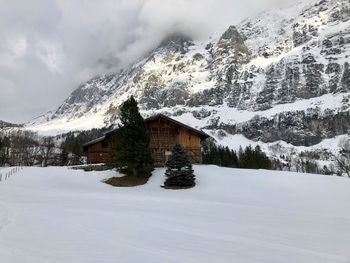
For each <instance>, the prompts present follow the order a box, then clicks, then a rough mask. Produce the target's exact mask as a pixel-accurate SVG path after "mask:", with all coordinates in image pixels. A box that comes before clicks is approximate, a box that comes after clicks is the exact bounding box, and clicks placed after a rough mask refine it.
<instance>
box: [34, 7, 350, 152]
mask: <svg viewBox="0 0 350 263" xmlns="http://www.w3.org/2000/svg"><path fill="white" fill-rule="evenodd" d="M349 63H350V2H349V1H348V0H321V1H313V2H311V3H308V4H307V5H305V4H299V5H297V6H292V7H289V8H286V9H280V10H275V11H269V12H266V13H263V14H261V15H260V16H258V17H255V18H252V19H247V20H246V21H243V22H242V23H241V24H239V25H237V26H230V27H229V28H228V29H227V30H226V31H225V32H224V33H223V34H221V35H220V36H219V37H214V38H212V39H210V40H208V41H207V42H198V41H194V40H192V39H191V38H189V37H187V36H181V35H174V36H171V37H169V38H167V39H165V40H164V41H163V42H162V43H161V44H160V45H159V46H158V47H157V48H156V49H155V50H154V52H152V53H151V54H150V55H149V56H147V57H146V58H145V59H143V60H142V61H139V62H138V63H136V64H134V65H133V66H132V67H130V68H129V69H127V70H125V71H123V72H120V73H118V74H114V75H109V76H101V77H98V78H95V79H93V80H91V81H89V82H87V83H85V84H82V85H81V86H80V87H79V88H78V89H77V90H75V91H74V92H73V93H72V94H71V96H70V97H69V98H68V99H67V100H66V101H65V102H64V103H63V105H62V106H61V107H60V108H59V109H57V110H56V111H55V112H53V113H48V114H46V115H45V116H42V117H40V118H38V119H36V120H33V121H32V122H31V123H30V124H28V126H29V127H31V128H33V129H36V130H38V131H50V130H56V131H66V130H70V129H76V130H79V129H90V128H93V127H103V126H107V125H110V124H113V123H116V122H117V120H118V107H119V105H120V104H121V103H122V102H123V101H124V100H125V99H126V98H127V97H129V96H130V95H134V96H135V97H136V98H137V99H138V100H139V102H140V108H141V110H142V112H143V114H144V115H145V116H148V115H151V114H155V113H158V112H162V113H165V114H168V115H170V116H172V117H175V118H177V119H179V120H180V121H183V122H185V123H187V124H189V125H192V126H195V127H197V128H203V129H206V131H207V132H208V133H212V134H213V136H216V137H217V138H218V136H217V134H218V131H224V133H222V132H221V133H220V134H226V135H229V134H231V135H235V134H243V135H244V136H245V137H246V138H248V139H250V140H252V141H261V142H265V143H270V142H276V141H281V140H282V141H285V142H287V143H291V144H293V145H296V146H300V145H304V146H310V145H315V144H317V143H319V142H321V141H322V140H323V139H326V138H333V137H335V136H338V135H344V134H346V133H347V132H348V130H349V128H350V124H349V123H350V118H349V108H350V102H349V100H350V66H349Z"/></svg>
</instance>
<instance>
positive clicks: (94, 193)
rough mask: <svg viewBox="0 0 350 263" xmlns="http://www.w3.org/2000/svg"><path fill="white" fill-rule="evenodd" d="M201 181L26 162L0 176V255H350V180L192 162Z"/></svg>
mask: <svg viewBox="0 0 350 263" xmlns="http://www.w3.org/2000/svg"><path fill="white" fill-rule="evenodd" d="M194 168H195V173H196V175H197V180H198V185H197V186H196V188H194V189H190V190H181V191H171V190H165V189H162V188H161V187H159V186H160V185H161V184H162V183H163V182H164V176H163V174H164V169H157V170H156V171H155V172H154V176H153V177H152V178H151V179H150V181H149V183H148V184H146V185H144V186H140V187H135V188H113V187H111V186H108V185H106V184H103V183H101V180H103V179H105V178H108V177H110V176H113V175H115V174H114V172H112V171H107V172H83V171H80V170H71V169H67V168H25V169H24V170H22V171H20V172H19V173H18V176H13V177H12V178H10V180H8V181H6V182H4V183H0V262H2V263H16V262H20V263H41V262H42V263H44V262H45V263H48V262H50V263H56V262H74V263H79V262H84V263H90V262H91V263H92V262H113V263H114V262H138V261H142V262H152V263H153V262H162V263H163V262H190V263H191V262H240V263H245V262H247V263H248V262H249V263H251V262H259V263H261V262H268V263H271V262H276V263H277V262H278V263H280V262H290V263H295V262H298V263H303V262H305V263H313V262H315V263H316V262H317V263H320V262H332V263H336V262H344V263H348V262H350V250H349V244H350V237H349V233H350V209H349V201H350V191H349V188H350V180H349V179H345V178H338V177H326V176H318V175H302V174H296V173H285V172H274V171H263V170H260V171H254V170H239V169H227V168H219V167H216V166H204V165H203V166H194Z"/></svg>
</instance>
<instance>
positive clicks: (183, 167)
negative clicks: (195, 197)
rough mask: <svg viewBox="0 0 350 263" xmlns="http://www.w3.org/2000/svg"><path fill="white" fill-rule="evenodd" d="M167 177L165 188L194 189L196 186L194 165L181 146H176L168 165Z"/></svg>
mask: <svg viewBox="0 0 350 263" xmlns="http://www.w3.org/2000/svg"><path fill="white" fill-rule="evenodd" d="M166 167H167V169H166V171H165V176H166V177H167V179H166V181H165V183H164V186H165V187H169V188H171V187H180V188H181V187H192V186H194V185H195V179H196V178H195V176H194V174H193V169H192V164H191V163H190V161H189V160H188V158H187V155H186V153H185V152H184V151H183V149H182V147H181V145H180V144H176V145H175V146H174V148H173V150H172V155H171V157H170V159H169V161H167V163H166Z"/></svg>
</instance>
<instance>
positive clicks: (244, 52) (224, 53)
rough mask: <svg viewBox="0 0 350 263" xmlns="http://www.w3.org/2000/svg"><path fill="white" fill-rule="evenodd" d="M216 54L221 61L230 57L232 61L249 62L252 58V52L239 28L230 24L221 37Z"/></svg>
mask: <svg viewBox="0 0 350 263" xmlns="http://www.w3.org/2000/svg"><path fill="white" fill-rule="evenodd" d="M214 56H215V57H216V60H217V59H219V60H220V61H221V59H225V57H230V60H231V62H232V63H247V62H249V61H250V60H251V57H252V54H251V51H250V50H249V49H248V47H247V46H246V44H245V43H244V38H243V37H242V35H241V34H240V33H239V32H238V30H237V28H236V27H235V26H230V27H229V28H228V29H227V30H226V31H225V32H224V33H223V34H222V36H221V37H220V40H219V42H218V44H217V50H216V51H215V54H214Z"/></svg>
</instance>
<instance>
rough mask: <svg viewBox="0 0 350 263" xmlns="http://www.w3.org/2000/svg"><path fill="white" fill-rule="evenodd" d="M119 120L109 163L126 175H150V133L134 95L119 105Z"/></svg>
mask: <svg viewBox="0 0 350 263" xmlns="http://www.w3.org/2000/svg"><path fill="white" fill-rule="evenodd" d="M120 121H121V124H122V125H120V126H119V129H118V130H117V131H116V133H115V144H114V145H115V149H114V152H113V155H112V159H111V164H112V165H113V166H114V167H116V168H118V169H119V170H120V171H125V172H126V174H127V175H133V176H150V175H151V172H152V171H153V159H152V155H151V151H150V148H149V144H150V135H149V131H148V129H147V127H146V124H145V122H144V119H143V118H142V116H141V114H140V113H139V109H138V106H137V102H136V100H135V99H134V97H130V99H128V100H127V101H125V102H124V103H123V104H122V105H121V108H120Z"/></svg>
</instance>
